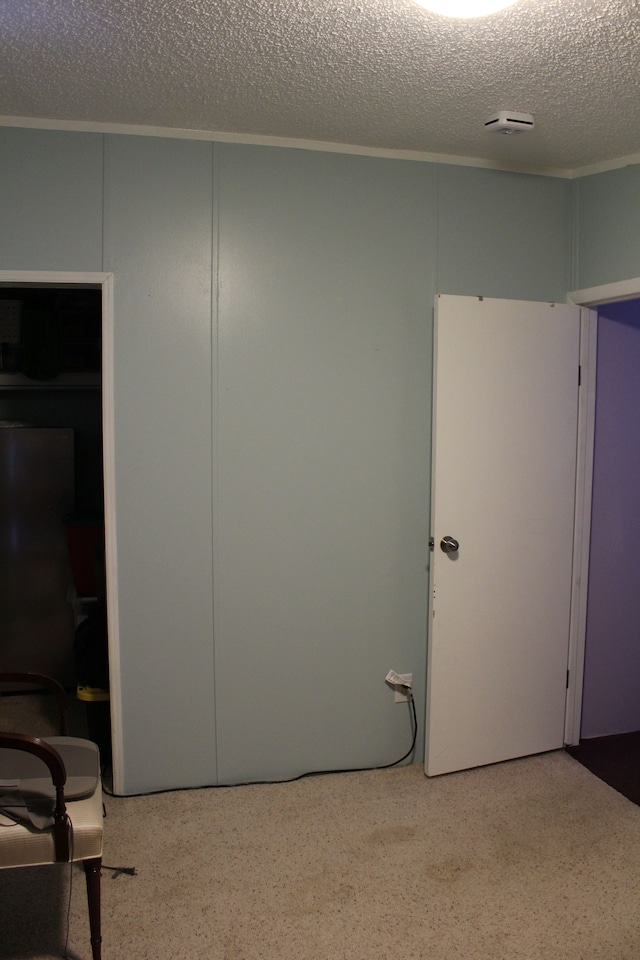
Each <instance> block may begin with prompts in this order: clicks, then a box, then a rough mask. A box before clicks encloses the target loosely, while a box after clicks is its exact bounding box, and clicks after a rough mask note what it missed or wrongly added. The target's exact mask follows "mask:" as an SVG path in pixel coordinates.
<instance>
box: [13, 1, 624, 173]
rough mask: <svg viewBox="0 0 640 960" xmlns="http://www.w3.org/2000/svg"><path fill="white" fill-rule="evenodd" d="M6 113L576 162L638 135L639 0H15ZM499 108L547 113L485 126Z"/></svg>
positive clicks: (596, 158)
mask: <svg viewBox="0 0 640 960" xmlns="http://www.w3.org/2000/svg"><path fill="white" fill-rule="evenodd" d="M0 63H1V64H2V68H1V69H2V74H3V77H2V83H1V86H0V115H4V116H6V117H25V118H26V117H28V118H41V119H50V120H60V121H68V120H79V121H92V122H95V123H98V124H99V123H118V124H133V125H150V126H155V127H169V128H180V129H188V130H199V131H206V132H211V133H227V134H238V135H247V134H248V135H256V136H265V137H284V138H294V139H302V140H316V141H323V142H334V143H340V144H351V145H357V146H362V147H367V148H380V149H388V150H409V151H419V152H427V153H435V154H445V155H452V156H461V157H469V158H475V159H486V160H493V161H495V162H497V163H500V162H508V163H513V164H514V165H515V166H519V167H523V168H527V167H528V168H531V169H563V168H566V169H572V168H579V167H582V166H585V165H589V164H595V163H599V162H602V161H607V160H611V159H614V158H618V157H622V156H627V155H633V154H637V153H639V152H640V0H519V2H518V3H516V4H515V6H513V7H511V8H510V9H508V10H505V11H502V12H501V13H498V14H495V15H494V16H490V17H484V18H480V19H477V20H472V21H461V20H455V19H450V18H445V17H440V16H438V15H436V14H432V13H429V12H428V11H427V10H425V9H424V8H422V7H420V6H417V5H416V4H415V3H414V2H413V0H12V2H11V3H9V2H6V0H5V2H3V3H0ZM499 109H512V110H518V111H524V112H528V113H533V114H534V116H535V120H536V128H535V130H534V131H532V132H530V133H528V134H525V135H522V136H519V137H501V136H498V135H495V134H489V133H487V132H486V131H485V130H484V129H483V126H482V122H483V120H484V119H485V117H487V116H488V115H489V114H491V113H493V112H494V111H495V110H499Z"/></svg>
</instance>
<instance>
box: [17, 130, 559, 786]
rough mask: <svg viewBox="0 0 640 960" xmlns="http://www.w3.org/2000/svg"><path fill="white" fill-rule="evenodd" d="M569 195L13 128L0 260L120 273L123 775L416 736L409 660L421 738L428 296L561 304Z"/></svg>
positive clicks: (382, 745) (319, 755) (302, 157)
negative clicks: (390, 684) (401, 683)
mask: <svg viewBox="0 0 640 960" xmlns="http://www.w3.org/2000/svg"><path fill="white" fill-rule="evenodd" d="M103 170H104V173H103ZM569 199H570V187H569V184H568V183H567V182H565V181H559V180H554V179H549V178H535V177H529V176H524V175H517V174H501V173H497V172H494V171H479V170H474V169H472V168H469V167H457V168H454V167H450V166H445V167H438V166H437V165H433V164H423V163H414V162H410V161H396V160H389V159H374V158H366V157H357V156H346V155H333V154H325V153H320V152H307V151H301V150H290V149H278V148H260V147H249V146H240V145H232V144H224V145H223V144H216V145H214V144H211V143H204V142H197V141H186V140H177V139H176V140H170V139H160V138H142V137H133V136H131V137H129V136H112V135H109V136H106V137H103V136H102V135H100V134H95V135H91V134H68V133H58V132H41V131H23V130H17V129H9V128H4V129H0V269H16V270H18V269H22V270H26V269H54V270H63V269H64V270H100V269H104V270H108V271H113V273H114V277H115V282H114V293H115V397H116V400H115V445H116V494H117V539H118V562H119V602H120V618H121V621H120V625H119V626H120V643H121V651H120V657H121V664H122V676H121V683H122V704H123V717H122V722H123V735H124V757H123V760H124V779H125V782H124V789H125V791H126V792H129V793H134V792H141V791H144V790H152V789H162V788H166V787H170V786H190V785H197V784H201V783H214V782H231V781H234V780H237V779H251V778H275V777H286V776H294V775H297V774H299V773H302V772H304V771H306V770H313V769H324V768H336V767H343V766H364V765H369V764H378V763H386V762H389V761H390V760H393V759H395V758H396V757H399V756H400V755H401V754H402V753H403V752H404V750H405V749H406V748H407V747H408V744H409V742H410V736H411V726H410V714H409V712H408V710H407V709H406V707H402V706H396V705H395V704H394V703H393V695H392V693H391V692H390V691H389V690H388V689H387V688H386V686H385V684H384V675H385V674H386V672H387V670H388V669H390V668H394V669H396V670H398V671H399V672H412V673H413V675H414V681H415V689H416V701H417V708H418V718H419V728H420V735H421V733H422V729H421V728H422V714H423V709H424V679H425V663H426V610H427V566H428V562H429V551H428V531H429V515H428V504H429V457H430V419H431V414H430V383H431V380H430V377H431V371H430V364H431V359H430V358H431V335H432V304H433V296H434V294H435V293H436V292H437V291H440V292H446V293H464V294H470V295H474V294H482V295H486V296H494V297H514V298H521V299H540V300H559V299H562V298H563V297H564V295H565V293H566V289H567V286H568V283H567V277H568V271H569V265H570V240H571V234H570V223H569ZM103 244H104V256H103ZM421 750H422V745H421V741H420V740H419V744H418V750H417V753H416V757H415V759H416V760H419V759H420V756H421Z"/></svg>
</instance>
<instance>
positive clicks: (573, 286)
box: [569, 180, 580, 290]
mask: <svg viewBox="0 0 640 960" xmlns="http://www.w3.org/2000/svg"><path fill="white" fill-rule="evenodd" d="M579 231H580V180H572V181H571V277H570V286H569V289H570V290H577V289H578V288H579V282H578V276H579V268H580V238H579Z"/></svg>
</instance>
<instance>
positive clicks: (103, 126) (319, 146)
mask: <svg viewBox="0 0 640 960" xmlns="http://www.w3.org/2000/svg"><path fill="white" fill-rule="evenodd" d="M0 127H23V128H25V129H28V130H62V131H65V130H66V131H67V132H69V131H71V132H76V133H77V132H80V133H109V134H128V135H129V136H135V137H164V138H169V139H178V140H202V141H211V142H214V143H240V144H248V145H249V146H260V147H285V148H288V149H290V150H316V151H320V152H322V153H342V154H349V155H353V156H362V157H381V158H383V159H390V160H413V161H414V162H417V163H444V164H451V165H452V166H463V167H479V168H481V169H488V170H502V171H504V172H507V173H528V174H531V175H532V176H540V177H560V178H565V179H567V178H571V177H572V176H573V175H574V171H572V170H568V169H564V168H555V167H542V166H536V165H534V164H526V163H509V161H507V160H491V159H489V158H487V157H461V156H457V155H455V154H445V153H428V152H425V151H420V150H393V149H388V148H385V147H366V146H362V145H359V144H353V143H334V142H332V141H326V140H305V139H297V138H295V137H271V136H258V135H256V134H252V133H225V132H224V131H220V130H188V129H181V128H178V127H153V126H145V125H142V124H128V123H98V122H95V121H90V120H45V119H41V118H39V117H8V116H0Z"/></svg>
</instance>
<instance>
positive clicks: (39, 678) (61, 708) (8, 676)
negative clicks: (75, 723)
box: [0, 671, 69, 737]
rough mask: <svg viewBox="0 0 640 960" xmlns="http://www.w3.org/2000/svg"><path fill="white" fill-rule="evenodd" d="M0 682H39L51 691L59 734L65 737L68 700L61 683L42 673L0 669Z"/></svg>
mask: <svg viewBox="0 0 640 960" xmlns="http://www.w3.org/2000/svg"><path fill="white" fill-rule="evenodd" d="M0 683H35V684H39V685H40V686H41V687H46V688H47V689H48V690H49V691H50V692H51V693H53V694H54V696H55V698H56V700H57V701H58V714H59V715H60V736H62V737H66V735H67V710H68V709H69V701H68V700H67V694H66V693H65V689H64V687H63V686H62V684H60V683H58V681H57V680H54V679H53V677H48V676H47V675H46V674H44V673H33V672H31V671H27V672H25V673H14V672H10V673H6V672H4V671H0Z"/></svg>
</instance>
